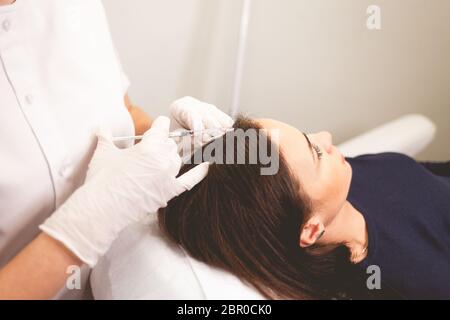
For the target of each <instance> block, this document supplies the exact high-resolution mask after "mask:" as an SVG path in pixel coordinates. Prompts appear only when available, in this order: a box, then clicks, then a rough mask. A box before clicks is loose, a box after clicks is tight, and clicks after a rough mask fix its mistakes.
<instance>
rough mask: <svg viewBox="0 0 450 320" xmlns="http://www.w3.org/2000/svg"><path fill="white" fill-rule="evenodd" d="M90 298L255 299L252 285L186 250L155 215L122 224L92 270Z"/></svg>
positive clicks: (256, 294)
mask: <svg viewBox="0 0 450 320" xmlns="http://www.w3.org/2000/svg"><path fill="white" fill-rule="evenodd" d="M91 286H92V292H93V295H94V298H95V299H171V300H172V299H187V300H189V299H208V300H215V299H217V300H231V299H238V300H260V299H264V297H263V296H262V295H261V294H260V293H259V292H258V291H257V290H256V289H255V288H253V287H252V286H250V285H247V284H245V283H243V282H242V281H241V280H239V279H238V278H237V277H236V276H234V275H232V274H231V273H229V272H225V271H223V270H220V269H217V268H213V267H210V266H208V265H206V264H204V263H202V262H200V261H197V260H195V259H193V258H192V257H190V256H188V255H187V254H186V253H185V251H184V250H182V249H181V248H180V247H179V246H177V245H174V244H172V243H169V241H167V240H165V239H164V238H163V237H162V236H161V231H160V229H159V227H158V222H157V219H156V217H154V218H152V219H151V221H150V222H149V224H148V225H145V224H135V225H132V226H130V227H128V228H127V229H125V230H124V231H123V232H122V233H121V234H120V236H119V238H118V239H117V240H116V241H115V242H114V243H113V245H112V247H111V249H110V250H109V251H108V253H107V254H106V255H105V256H104V257H103V258H102V259H101V260H100V261H99V263H98V264H97V266H96V267H95V268H94V270H93V271H92V273H91Z"/></svg>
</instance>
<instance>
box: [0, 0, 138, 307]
mask: <svg viewBox="0 0 450 320" xmlns="http://www.w3.org/2000/svg"><path fill="white" fill-rule="evenodd" d="M127 87H128V82H127V80H126V77H125V76H124V75H123V73H122V70H121V66H120V63H119V62H118V59H117V56H116V54H115V50H114V46H113V44H112V41H111V37H110V34H109V30H108V24H107V21H106V17H105V13H104V9H103V7H102V4H101V1H100V0H64V1H62V0H39V1H36V0H16V2H15V3H14V4H12V5H7V6H0V267H2V266H4V265H5V264H6V263H7V262H8V261H10V260H11V258H13V257H14V256H15V255H16V254H17V253H18V252H19V251H20V250H21V249H23V248H24V246H26V245H27V244H28V243H29V242H30V241H32V240H33V238H35V237H36V236H37V235H38V233H39V230H38V225H39V224H41V223H42V222H43V221H44V220H45V219H46V218H47V217H48V216H49V215H51V213H52V212H54V211H55V210H56V208H58V207H59V206H60V205H61V204H62V203H63V202H64V201H65V200H66V199H67V198H68V197H69V196H70V195H71V193H72V192H73V191H74V190H75V189H76V188H78V187H79V186H80V185H81V184H82V182H83V180H84V177H85V173H86V170H87V165H88V162H89V160H90V158H91V156H92V152H93V150H94V149H95V142H96V139H95V135H94V132H95V129H96V128H98V127H99V126H100V125H103V126H106V127H108V128H110V129H111V131H112V134H113V135H117V136H121V135H131V134H133V133H134V126H133V122H132V119H131V117H130V115H129V113H128V111H127V109H126V107H125V106H124V95H125V93H126V90H127ZM86 223H89V221H86ZM85 269H86V268H85ZM86 278H87V277H86V272H85V274H84V277H83V282H84V283H83V285H82V287H83V288H86ZM66 291H67V292H66ZM83 291H84V292H83ZM85 291H86V290H71V291H68V290H66V289H65V288H62V290H61V292H60V294H59V295H58V297H60V298H80V297H82V296H84V295H85V293H86V292H85Z"/></svg>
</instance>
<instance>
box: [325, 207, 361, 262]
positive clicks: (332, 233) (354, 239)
mask: <svg viewBox="0 0 450 320" xmlns="http://www.w3.org/2000/svg"><path fill="white" fill-rule="evenodd" d="M326 235H327V236H326V237H323V241H324V242H328V243H331V244H339V245H345V246H346V247H347V248H348V249H349V250H350V254H351V257H350V260H351V261H352V262H353V263H358V262H360V261H362V260H363V259H364V258H365V257H366V256H367V247H368V242H369V240H368V232H367V227H366V220H365V219H364V216H363V215H362V214H361V212H359V211H358V210H357V209H356V208H355V207H353V206H352V204H351V203H350V202H348V201H346V202H345V203H344V205H343V206H342V208H341V211H340V212H339V213H338V214H337V215H336V217H335V219H334V220H333V221H332V222H331V224H330V225H329V226H327V231H326Z"/></svg>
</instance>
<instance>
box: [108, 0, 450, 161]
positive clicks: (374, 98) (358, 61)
mask: <svg viewBox="0 0 450 320" xmlns="http://www.w3.org/2000/svg"><path fill="white" fill-rule="evenodd" d="M103 3H104V5H105V9H106V12H107V16H108V19H109V23H110V27H111V33H112V37H113V40H114V43H115V45H116V47H117V50H118V52H119V55H120V57H121V60H122V64H123V67H124V69H125V71H126V73H127V75H128V76H129V78H130V80H131V83H132V86H131V87H130V95H131V97H132V100H133V101H134V102H135V103H136V104H138V105H140V106H141V107H143V108H144V109H145V110H146V111H147V112H148V113H149V114H150V115H154V116H156V115H161V114H167V108H168V106H169V104H170V102H172V101H173V100H175V99H177V98H179V97H181V96H184V95H192V96H195V97H197V98H199V99H202V100H206V101H208V102H211V103H214V104H216V105H217V106H218V107H220V108H221V109H222V110H224V111H228V110H229V108H230V106H231V103H232V93H233V81H234V72H235V65H236V51H237V43H238V36H239V24H240V16H241V9H242V0H127V1H117V0H103ZM372 4H375V5H378V6H379V7H380V8H381V30H368V29H367V27H366V20H367V17H368V15H367V13H366V9H367V7H368V6H369V5H372ZM250 12H251V18H250V23H249V30H248V42H247V53H246V55H245V65H244V69H243V79H242V92H241V104H240V110H241V111H242V112H243V113H245V114H247V115H250V116H255V117H272V118H276V119H279V120H282V121H285V122H288V123H290V124H292V125H295V126H296V127H298V128H301V129H302V130H305V131H309V132H314V131H320V130H323V129H325V130H328V131H330V132H331V133H333V136H334V142H335V143H336V144H339V143H340V142H343V141H345V140H346V139H348V138H351V137H353V136H355V135H357V134H359V133H362V132H364V131H366V130H368V129H370V128H373V127H376V126H377V125H380V124H383V123H385V122H387V121H389V120H392V119H395V118H397V117H399V116H401V115H403V114H407V113H421V114H424V115H426V116H427V117H429V118H430V119H431V120H433V121H434V122H435V124H436V125H437V129H438V131H437V136H436V139H435V140H434V142H433V143H432V145H431V146H429V147H428V148H427V149H426V150H425V151H424V152H422V153H421V154H420V155H419V156H418V158H419V159H432V160H449V159H450V143H449V138H450V1H448V0H433V1H426V0H396V1H392V0H378V1H366V0H340V1H335V0H254V1H253V5H252V7H251V11H250Z"/></svg>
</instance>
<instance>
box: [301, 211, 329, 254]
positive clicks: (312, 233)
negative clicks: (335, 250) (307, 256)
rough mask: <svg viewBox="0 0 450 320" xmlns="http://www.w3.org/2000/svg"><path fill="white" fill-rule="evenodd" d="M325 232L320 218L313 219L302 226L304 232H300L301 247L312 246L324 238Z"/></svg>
mask: <svg viewBox="0 0 450 320" xmlns="http://www.w3.org/2000/svg"><path fill="white" fill-rule="evenodd" d="M324 232H325V226H324V225H323V223H322V221H321V220H320V219H319V218H318V217H311V218H310V219H309V220H308V221H306V223H305V224H304V225H303V226H302V230H301V231H300V239H299V244H300V247H302V248H306V247H309V246H312V245H313V244H315V243H316V242H317V240H319V239H320V237H322V235H323V233H324Z"/></svg>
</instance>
